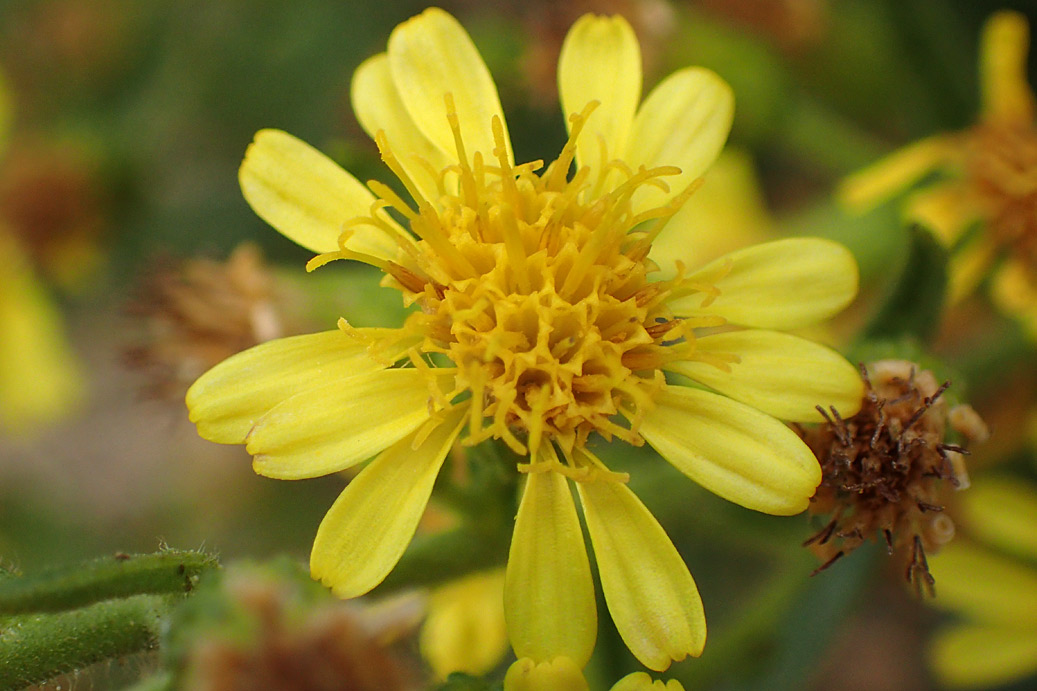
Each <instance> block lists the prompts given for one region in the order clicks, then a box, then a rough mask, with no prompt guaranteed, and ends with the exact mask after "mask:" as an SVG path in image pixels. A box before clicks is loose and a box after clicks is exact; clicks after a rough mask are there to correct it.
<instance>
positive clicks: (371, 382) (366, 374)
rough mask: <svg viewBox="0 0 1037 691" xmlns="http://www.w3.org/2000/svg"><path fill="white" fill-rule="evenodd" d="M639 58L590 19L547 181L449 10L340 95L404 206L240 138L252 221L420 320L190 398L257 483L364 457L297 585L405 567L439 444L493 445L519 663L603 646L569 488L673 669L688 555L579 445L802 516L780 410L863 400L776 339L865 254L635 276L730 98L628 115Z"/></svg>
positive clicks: (693, 79)
mask: <svg viewBox="0 0 1037 691" xmlns="http://www.w3.org/2000/svg"><path fill="white" fill-rule="evenodd" d="M433 55H434V56H435V59H430V56H433ZM639 55H640V53H639V49H638V45H637V41H636V39H635V38H634V34H633V31H632V29H631V28H630V26H629V25H628V24H627V23H626V22H625V21H624V20H622V19H621V18H603V17H595V16H590V15H588V16H585V17H583V18H582V19H580V20H579V21H578V22H577V23H576V24H575V25H574V26H573V28H572V30H571V31H570V33H569V35H568V37H567V39H566V41H565V45H564V47H563V51H562V55H561V58H560V62H559V83H560V92H561V100H562V107H563V109H564V111H565V112H566V114H567V116H568V123H569V135H570V136H569V140H568V142H567V144H566V145H565V147H564V148H563V149H562V151H561V153H560V154H559V155H558V157H557V158H556V159H555V160H554V161H553V162H552V163H550V164H549V165H547V166H544V165H543V164H542V163H541V162H539V161H535V162H530V163H521V164H516V163H515V161H514V160H513V156H512V149H511V142H510V139H509V137H508V130H507V125H506V122H505V118H504V115H503V112H502V109H501V106H500V102H499V99H498V97H497V92H496V88H495V86H494V84H493V81H492V79H491V77H490V75H489V72H488V70H487V69H486V66H485V65H484V64H483V62H482V59H481V58H480V57H479V54H478V52H477V51H476V49H475V47H474V45H473V44H472V42H471V39H470V38H469V37H468V35H467V34H466V33H465V32H464V30H463V29H462V28H461V26H460V25H459V24H458V23H457V21H456V20H455V19H454V18H453V17H451V16H450V15H448V14H447V13H445V12H443V11H442V10H438V9H430V10H427V11H425V12H424V13H422V14H421V15H419V16H417V17H414V18H413V19H411V20H409V21H407V22H404V23H403V24H401V25H400V26H399V27H397V28H396V30H395V31H394V32H393V33H392V36H391V37H390V39H389V46H388V51H387V52H386V53H384V54H381V55H377V56H375V57H373V58H371V59H369V60H368V61H367V62H365V63H364V64H362V65H361V66H360V68H359V69H358V70H357V72H356V75H355V76H354V80H353V89H352V93H353V103H354V107H355V109H356V112H357V117H358V119H359V120H360V123H361V124H362V125H363V126H364V128H365V129H366V130H367V131H368V132H369V133H370V134H371V135H372V136H373V137H374V139H375V141H376V143H377V144H378V147H379V150H380V151H381V154H382V159H383V160H384V162H385V163H386V165H387V166H388V167H389V169H390V170H391V171H392V172H393V173H394V174H395V175H396V177H397V178H398V179H399V180H400V182H401V183H402V185H403V186H404V187H405V188H406V190H407V193H408V194H409V196H410V198H411V200H410V201H409V202H408V201H406V200H404V199H403V198H401V197H400V196H398V195H397V194H396V193H395V192H394V191H393V190H392V189H391V188H390V187H388V186H387V185H385V184H382V183H379V182H376V181H372V182H370V183H368V186H367V188H365V187H364V186H362V185H361V184H360V183H359V182H358V181H357V180H356V179H354V178H353V177H352V176H350V175H349V174H348V173H346V172H344V171H342V170H341V169H339V168H338V167H337V166H335V165H334V164H333V163H332V162H331V161H329V160H328V159H326V158H325V157H323V156H322V155H321V154H319V153H318V152H317V151H315V150H314V149H311V148H310V147H308V146H307V145H305V144H303V143H302V142H300V141H299V140H297V139H295V138H293V137H291V136H290V135H288V134H285V133H283V132H278V131H272V130H265V131H262V132H260V133H259V134H258V135H257V136H256V140H255V142H254V143H253V144H252V146H251V147H250V148H249V150H248V153H247V154H246V157H245V161H244V163H243V164H242V168H241V173H240V180H241V185H242V189H243V191H244V194H245V197H246V199H248V201H249V203H250V204H251V205H252V207H253V208H254V209H255V210H256V211H257V213H259V215H260V216H262V217H263V218H264V219H266V220H267V221H268V222H269V223H271V225H273V226H274V227H275V228H277V229H278V230H280V231H281V232H282V233H284V234H285V235H287V236H288V237H290V238H292V239H294V240H296V241H297V242H299V243H300V244H302V245H304V246H306V247H308V248H310V249H312V250H314V251H317V252H319V254H318V256H317V257H315V258H314V259H313V260H312V261H311V262H310V268H315V267H317V266H320V265H323V264H326V263H328V262H330V261H333V260H337V259H350V260H357V261H361V262H365V263H367V264H371V265H374V266H377V267H379V268H380V269H382V270H383V271H384V273H385V279H384V281H383V284H384V285H386V286H388V287H391V288H394V289H396V290H399V291H400V293H401V294H402V299H403V300H404V302H406V303H407V304H412V305H416V306H417V307H418V308H420V309H418V310H417V311H415V312H413V313H412V314H411V315H410V316H409V317H408V318H407V320H406V322H405V323H404V325H403V327H402V328H397V329H358V328H353V327H351V326H350V325H349V324H348V323H347V322H345V321H344V320H343V321H341V322H340V328H339V329H338V330H336V331H331V332H326V333H321V334H314V335H312V336H301V337H296V338H289V339H282V340H280V341H273V342H270V343H267V344H264V345H260V346H257V347H256V348H253V349H252V350H250V351H246V352H245V353H242V354H240V355H238V356H236V357H234V358H232V359H230V360H228V361H226V362H225V363H223V364H221V365H219V366H217V367H216V368H214V369H213V370H211V371H210V372H209V373H207V374H206V375H204V376H203V377H202V378H201V379H199V380H198V382H196V383H195V385H194V386H193V387H192V389H191V390H190V391H189V393H188V406H189V407H190V409H191V418H192V420H194V421H195V422H196V423H197V424H198V429H199V432H200V433H201V434H202V435H203V436H205V437H207V438H210V439H213V440H215V441H220V442H226V443H246V445H247V449H248V451H249V452H250V453H252V454H254V455H255V462H254V467H255V469H256V471H257V472H259V473H261V474H264V475H267V476H270V477H279V478H302V477H313V476H317V475H324V474H327V473H331V472H336V471H339V470H343V469H345V468H348V467H351V466H353V465H356V464H357V463H360V462H362V461H365V460H367V459H368V458H370V457H371V456H375V455H376V454H377V456H376V458H375V459H374V460H373V461H372V462H371V463H370V464H369V465H368V466H367V467H366V468H365V469H364V470H363V471H361V473H360V474H359V475H358V476H357V477H356V479H355V480H353V481H352V482H351V483H350V485H349V486H348V487H347V488H346V489H345V491H344V492H343V494H342V495H341V497H340V498H339V500H338V501H337V502H336V503H335V504H334V506H332V508H331V510H330V511H329V513H328V514H327V516H326V518H325V519H324V522H323V523H322V524H321V527H320V529H319V530H318V532H317V537H316V540H315V542H314V547H313V552H312V554H311V561H310V565H311V570H312V573H313V575H314V576H315V577H316V578H319V579H321V580H322V581H323V582H324V583H326V584H327V585H329V586H331V587H332V588H333V589H334V591H335V592H336V593H337V594H339V595H341V596H343V597H352V596H355V595H359V594H362V593H364V592H366V591H368V590H370V589H371V588H373V587H374V586H376V585H377V584H378V583H380V582H381V581H382V579H384V578H385V576H386V574H388V572H389V571H390V570H391V569H392V568H393V566H394V565H395V564H396V562H397V560H398V559H399V558H400V556H401V554H402V552H403V550H404V548H405V547H406V545H407V543H408V542H409V541H410V539H411V537H412V535H413V534H414V530H415V527H416V525H417V522H418V519H419V518H420V516H421V514H422V511H423V510H424V508H425V505H426V503H427V501H428V499H429V496H430V494H431V491H432V486H433V483H434V482H435V479H436V476H437V474H438V472H439V469H440V467H441V465H442V463H443V460H444V457H445V456H446V454H447V453H448V451H449V449H450V448H451V446H452V445H453V444H454V443H455V442H456V441H460V443H461V444H467V445H471V444H477V443H479V442H482V441H485V440H490V439H494V440H499V441H500V442H502V443H503V444H506V445H507V446H508V447H510V448H511V449H512V450H513V451H514V452H515V454H516V455H517V456H518V460H517V463H516V467H515V470H516V471H517V472H518V473H520V474H523V475H525V476H526V481H525V486H524V490H523V493H522V498H521V502H520V506H519V510H518V516H517V519H516V523H515V529H514V536H513V540H512V545H511V552H510V556H509V560H508V566H507V572H506V578H505V587H504V602H505V611H506V614H507V621H508V629H509V635H510V638H511V642H512V646H513V647H514V649H515V651H516V653H517V655H518V656H519V657H520V658H529V659H530V660H532V661H533V664H535V665H539V664H543V663H547V662H549V661H550V660H553V659H555V658H556V657H565V658H568V659H569V660H571V661H572V662H573V663H574V664H575V665H576V666H577V667H582V666H583V665H584V664H586V662H587V660H588V659H589V657H590V654H591V650H592V649H593V646H594V637H595V631H596V628H597V621H596V606H595V596H594V588H593V583H592V579H591V571H590V566H589V561H588V558H587V553H586V549H585V546H584V541H583V536H582V531H581V528H580V523H579V519H578V516H577V511H576V507H575V504H574V501H573V495H572V487H573V486H575V488H576V490H577V492H578V495H579V498H580V501H581V503H582V505H583V512H584V516H585V518H586V523H587V528H588V531H589V533H590V536H591V541H592V543H593V546H594V551H595V557H596V560H597V563H598V570H599V573H600V577H601V583H602V589H603V591H604V594H605V599H606V602H607V603H608V606H609V609H610V611H611V613H612V616H613V618H614V619H615V621H616V625H617V627H618V629H619V632H620V634H621V636H622V637H623V639H624V641H625V642H626V643H627V645H628V646H629V647H630V649H631V650H632V652H633V653H634V655H635V656H637V657H638V659H639V660H641V661H642V663H644V664H645V665H646V666H648V667H649V668H652V669H657V670H662V669H665V668H666V667H667V666H668V665H669V664H670V661H671V660H678V659H682V658H683V657H685V656H686V655H688V654H693V655H697V654H699V653H700V652H701V650H702V646H703V645H704V642H705V620H704V616H703V610H702V604H701V602H700V600H699V596H698V592H697V590H696V588H695V584H694V582H693V581H692V579H691V576H690V574H689V573H688V569H687V567H686V566H685V564H684V562H683V561H682V559H681V557H680V555H679V554H678V553H677V551H676V549H675V548H674V547H673V544H672V543H671V542H670V540H669V538H668V537H667V535H666V533H665V532H664V531H663V529H662V527H661V526H660V525H659V524H658V522H656V520H655V519H654V518H653V517H652V516H651V514H650V513H649V512H648V510H647V509H646V508H645V507H644V505H643V504H641V502H640V501H639V500H638V499H637V498H636V497H635V496H634V494H633V493H632V492H631V491H630V490H629V489H628V488H627V486H626V484H625V480H626V476H625V475H623V474H619V473H615V472H612V471H610V470H609V469H608V468H607V467H606V466H605V464H604V463H603V462H602V461H601V460H600V459H599V458H597V456H596V455H595V454H594V452H593V443H592V442H593V440H595V439H598V438H603V439H606V440H610V439H619V440H622V441H625V442H627V443H630V444H634V445H640V444H643V443H644V442H646V441H647V442H648V443H649V444H651V445H652V446H653V447H655V449H656V450H658V451H659V452H660V454H662V455H663V456H664V457H665V458H666V459H667V460H669V461H670V462H671V463H673V464H674V465H675V466H676V467H677V468H679V469H680V470H681V471H682V472H684V473H685V474H687V475H689V476H690V477H692V478H693V479H695V480H696V481H698V482H699V483H701V484H703V485H704V486H706V487H708V488H709V489H711V490H713V491H714V492H716V493H718V494H720V495H721V496H724V497H726V498H728V499H731V500H732V501H736V502H738V503H740V504H742V505H744V506H747V507H750V508H753V509H757V510H761V511H767V512H770V513H777V514H790V513H797V512H799V511H802V510H803V509H804V508H805V507H806V505H807V500H808V498H809V496H810V495H811V494H812V493H813V490H814V487H815V486H816V485H817V483H818V482H819V481H820V469H819V467H818V465H817V462H816V460H815V459H814V458H813V456H812V455H811V453H810V451H809V449H807V447H806V446H805V445H804V444H803V443H802V442H801V440H800V439H799V438H798V437H797V436H796V435H795V434H794V433H793V432H792V431H791V430H789V429H788V428H787V427H786V426H785V425H783V424H782V423H780V422H779V421H778V420H776V419H775V417H772V416H777V417H781V418H784V419H788V420H815V419H819V416H818V413H817V411H816V410H815V406H816V405H818V404H822V405H836V406H838V407H840V409H842V407H843V406H845V407H846V408H847V409H849V410H854V411H855V410H856V406H857V405H859V401H860V396H861V383H860V380H859V378H858V377H857V375H856V372H855V371H854V369H853V368H852V367H851V366H850V365H849V363H847V362H846V361H845V360H844V359H842V358H841V357H840V356H839V355H837V354H836V353H834V352H832V351H831V350H828V349H827V348H824V347H821V346H818V345H815V344H813V343H811V342H809V341H805V340H803V339H800V338H797V337H794V336H791V335H788V334H785V333H782V332H780V331H777V330H776V329H788V328H794V327H799V326H804V325H808V324H811V323H814V322H816V321H818V320H820V319H823V318H825V317H827V316H829V315H831V314H833V313H834V312H836V311H838V310H840V309H841V308H842V307H843V306H845V305H846V304H847V303H848V302H849V301H850V300H851V299H852V298H853V296H854V294H855V291H856V277H857V274H856V265H855V263H854V261H853V259H852V257H851V256H850V255H849V253H848V252H847V251H846V250H845V249H844V248H842V247H841V246H839V245H836V244H834V243H831V242H827V241H822V240H812V239H792V240H784V241H779V242H774V243H770V244H766V245H761V246H758V247H752V248H748V249H744V250H741V251H739V252H735V253H732V254H729V255H727V256H725V257H722V258H720V259H718V260H715V261H713V262H711V263H708V264H706V265H705V266H701V267H697V268H694V269H693V270H690V269H689V268H688V264H687V263H685V262H682V263H681V264H680V265H679V266H678V270H677V273H676V275H675V276H674V277H672V278H668V279H665V280H653V279H652V276H651V274H652V273H653V271H654V270H655V269H656V263H655V262H654V261H653V259H652V255H651V249H652V240H653V239H654V238H655V236H656V235H657V234H658V233H659V232H660V231H661V230H662V228H663V226H664V225H665V224H666V222H667V220H668V219H670V218H671V217H672V216H673V215H674V214H675V213H676V212H677V210H679V209H680V207H681V205H682V204H683V203H684V201H685V200H686V199H687V198H688V197H689V195H691V194H692V192H693V191H694V190H695V189H696V188H697V187H698V185H699V184H700V183H699V177H700V175H701V174H702V173H703V171H704V170H705V169H706V168H707V167H708V166H709V164H710V163H711V162H712V160H713V159H714V158H715V157H716V155H717V153H718V152H719V150H720V149H721V147H722V146H723V143H724V140H725V139H726V136H727V132H728V129H729V127H730V124H731V116H732V109H733V100H732V96H731V93H730V89H729V88H728V87H727V85H726V84H725V83H724V82H723V81H722V80H720V79H719V78H718V77H717V76H716V75H715V74H713V73H712V72H709V71H708V70H704V69H701V68H687V69H684V70H680V71H678V72H676V73H675V74H673V75H671V76H670V77H669V78H667V79H666V80H664V81H663V82H662V83H661V84H659V85H658V86H657V87H656V88H655V89H654V90H653V91H652V92H651V93H650V94H649V95H648V97H647V98H646V99H645V101H644V102H643V103H640V105H639V102H640V100H641V99H640V96H641V68H640V57H639ZM574 164H575V168H574ZM396 219H402V220H403V221H404V222H405V223H404V224H402V225H401V224H400V223H398V222H397V220H396ZM671 232H673V231H672V229H671ZM685 259H686V260H688V259H690V260H692V261H693V260H694V258H685ZM666 372H670V373H673V374H674V375H682V376H683V377H686V378H690V379H692V380H694V381H695V382H697V385H696V386H694V387H691V386H682V385H677V384H673V383H670V382H669V381H668V380H667V377H666V375H665V373H666ZM708 389H711V390H708Z"/></svg>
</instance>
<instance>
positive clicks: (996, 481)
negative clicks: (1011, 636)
mask: <svg viewBox="0 0 1037 691" xmlns="http://www.w3.org/2000/svg"><path fill="white" fill-rule="evenodd" d="M960 501H961V508H962V513H963V514H964V517H965V520H966V521H967V522H968V526H969V533H970V534H972V535H974V536H976V537H978V538H979V539H981V540H983V541H984V542H986V543H987V544H990V545H994V546H996V547H998V548H999V549H1002V550H1004V551H1006V552H1010V553H1012V554H1017V555H1019V556H1021V557H1023V558H1027V559H1030V560H1033V561H1035V562H1037V488H1035V487H1034V485H1032V484H1030V483H1027V482H1024V481H1022V480H1018V479H1013V478H1009V477H996V476H995V477H991V476H990V475H981V476H980V477H978V478H976V479H975V482H973V483H972V486H971V487H970V488H969V491H968V492H962V494H961V500H960ZM1035 596H1037V595H1035Z"/></svg>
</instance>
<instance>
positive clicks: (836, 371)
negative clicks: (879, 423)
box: [668, 329, 864, 422]
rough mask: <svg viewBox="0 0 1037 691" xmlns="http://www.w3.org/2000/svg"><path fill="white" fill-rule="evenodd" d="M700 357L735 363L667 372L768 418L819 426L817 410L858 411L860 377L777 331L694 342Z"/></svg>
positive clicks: (826, 352)
mask: <svg viewBox="0 0 1037 691" xmlns="http://www.w3.org/2000/svg"><path fill="white" fill-rule="evenodd" d="M695 344H696V351H697V352H701V353H703V354H710V353H718V354H723V353H733V354H735V355H737V356H738V357H739V362H735V363H732V364H731V365H730V370H731V371H730V372H725V371H723V370H721V369H720V368H719V367H716V366H715V365H712V364H709V363H706V362H699V361H683V362H675V363H673V364H672V365H670V366H669V367H668V369H671V370H673V371H674V372H677V373H679V374H683V375H684V376H686V377H691V378H692V379H694V380H695V381H698V382H700V383H702V384H705V385H706V386H708V387H710V388H712V389H715V390H716V391H719V392H720V393H722V394H724V395H725V396H730V397H731V398H733V399H735V400H737V401H741V402H742V403H748V404H749V405H751V406H753V407H754V408H758V409H760V410H762V411H763V412H765V413H767V414H768V415H773V416H775V417H777V418H781V419H782V420H793V421H796V422H821V421H822V420H823V418H822V417H821V414H820V413H819V412H818V411H817V409H816V406H821V407H822V408H824V409H825V410H828V409H829V407H831V406H835V409H836V410H838V411H839V413H840V414H841V415H843V416H844V417H848V416H850V415H854V414H855V413H856V412H857V411H858V410H859V409H860V407H861V398H862V397H863V395H864V382H863V381H862V380H861V375H860V372H858V371H857V369H856V368H855V367H854V366H853V365H851V364H850V363H849V362H847V361H846V358H844V357H843V356H842V355H840V354H839V353H837V352H835V351H834V350H832V349H830V348H826V347H824V346H822V345H818V344H816V343H814V342H812V341H808V340H806V339H803V338H797V337H796V336H790V335H788V334H785V333H781V332H778V331H763V330H756V329H753V330H748V331H730V332H727V333H719V334H714V335H711V336H704V337H702V338H700V339H698V340H697V341H696V343H695Z"/></svg>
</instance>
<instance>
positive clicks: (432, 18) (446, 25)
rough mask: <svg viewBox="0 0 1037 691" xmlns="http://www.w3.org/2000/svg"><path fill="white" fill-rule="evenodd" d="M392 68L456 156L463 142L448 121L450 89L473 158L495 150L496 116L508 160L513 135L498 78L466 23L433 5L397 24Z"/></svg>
mask: <svg viewBox="0 0 1037 691" xmlns="http://www.w3.org/2000/svg"><path fill="white" fill-rule="evenodd" d="M389 67H390V69H391V70H392V77H393V81H394V82H395V84H396V89H397V90H398V91H399V93H400V96H401V97H402V98H403V103H404V104H405V105H406V107H407V112H408V113H410V116H411V119H412V120H413V121H414V122H415V123H416V124H417V126H418V127H419V128H420V129H421V131H422V132H423V133H424V134H425V136H426V137H428V139H429V141H431V142H432V143H433V144H435V145H436V146H438V147H439V149H440V150H441V151H443V152H444V153H445V154H447V155H448V156H450V157H451V159H454V160H456V157H457V147H456V146H455V145H454V135H453V132H452V131H451V129H450V124H449V122H448V121H447V109H446V102H445V97H446V94H448V93H449V94H452V96H453V99H454V105H455V107H456V108H457V117H458V121H459V123H460V127H461V137H462V139H463V140H464V146H465V150H466V153H467V155H468V158H469V160H471V159H472V157H473V156H474V155H475V152H476V151H480V152H482V156H483V160H484V161H488V162H489V161H496V160H497V158H496V156H494V155H493V148H494V143H493V130H492V129H491V124H490V123H491V121H492V119H493V116H494V115H496V116H498V117H499V118H500V121H501V125H503V126H504V140H505V143H506V145H507V148H508V160H509V161H513V160H514V159H513V157H512V154H511V140H510V139H509V138H508V128H507V124H506V123H505V121H504V111H503V110H502V109H501V105H500V98H499V97H498V96H497V87H496V85H495V84H494V83H493V77H491V76H490V71H489V70H488V69H487V68H486V64H485V63H484V62H483V60H482V57H481V56H480V55H479V51H478V50H476V48H475V44H474V43H472V39H471V38H469V36H468V34H467V33H466V32H465V30H464V28H463V27H462V26H461V25H460V24H459V23H458V21H457V20H456V19H454V18H453V17H452V16H450V15H449V14H447V13H446V12H444V11H443V10H441V9H439V8H436V7H431V8H429V9H427V10H425V11H424V12H422V13H421V14H419V15H418V16H416V17H412V18H411V19H408V20H407V21H405V22H403V23H402V24H400V25H399V26H397V27H396V28H395V29H394V30H393V32H392V35H391V36H390V37H389Z"/></svg>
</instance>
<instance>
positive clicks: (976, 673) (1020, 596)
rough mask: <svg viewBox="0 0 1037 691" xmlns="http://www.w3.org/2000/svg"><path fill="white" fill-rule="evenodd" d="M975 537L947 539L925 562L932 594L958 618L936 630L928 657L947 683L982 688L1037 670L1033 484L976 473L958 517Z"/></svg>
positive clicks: (1036, 501) (1036, 541)
mask: <svg viewBox="0 0 1037 691" xmlns="http://www.w3.org/2000/svg"><path fill="white" fill-rule="evenodd" d="M961 522H962V524H963V526H964V527H965V529H966V530H967V531H968V532H969V534H970V536H971V537H973V538H975V539H976V540H977V541H978V542H967V541H965V540H958V541H956V542H954V543H952V544H950V545H947V546H946V547H945V548H944V549H943V550H942V551H941V552H940V553H939V554H938V555H937V556H936V557H934V558H933V559H932V560H931V562H930V566H931V568H932V571H933V573H934V574H936V577H937V580H938V583H939V586H938V588H939V590H938V597H937V598H936V599H935V600H933V601H932V604H933V605H934V606H937V607H941V608H944V609H947V610H949V611H951V612H953V613H955V614H957V615H958V616H959V617H960V620H959V621H956V622H955V623H953V624H951V625H950V626H948V627H946V628H944V629H943V630H941V631H939V632H938V633H937V635H936V637H935V638H934V639H933V641H932V645H931V648H930V656H929V657H930V664H931V666H932V668H933V671H934V672H935V673H936V676H937V677H938V678H939V679H940V681H941V682H942V683H943V684H945V685H946V686H948V687H953V688H980V687H988V686H996V685H1000V684H1004V683H1008V682H1010V681H1015V680H1022V679H1026V678H1028V677H1032V676H1033V675H1035V674H1037V532H1035V530H1034V527H1035V526H1037V488H1035V487H1034V486H1033V485H1031V484H1029V483H1026V482H1025V481H1022V480H1018V479H1008V478H980V479H978V480H976V481H975V483H974V484H973V486H972V487H971V488H970V489H969V491H968V492H964V493H962V520H961Z"/></svg>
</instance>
